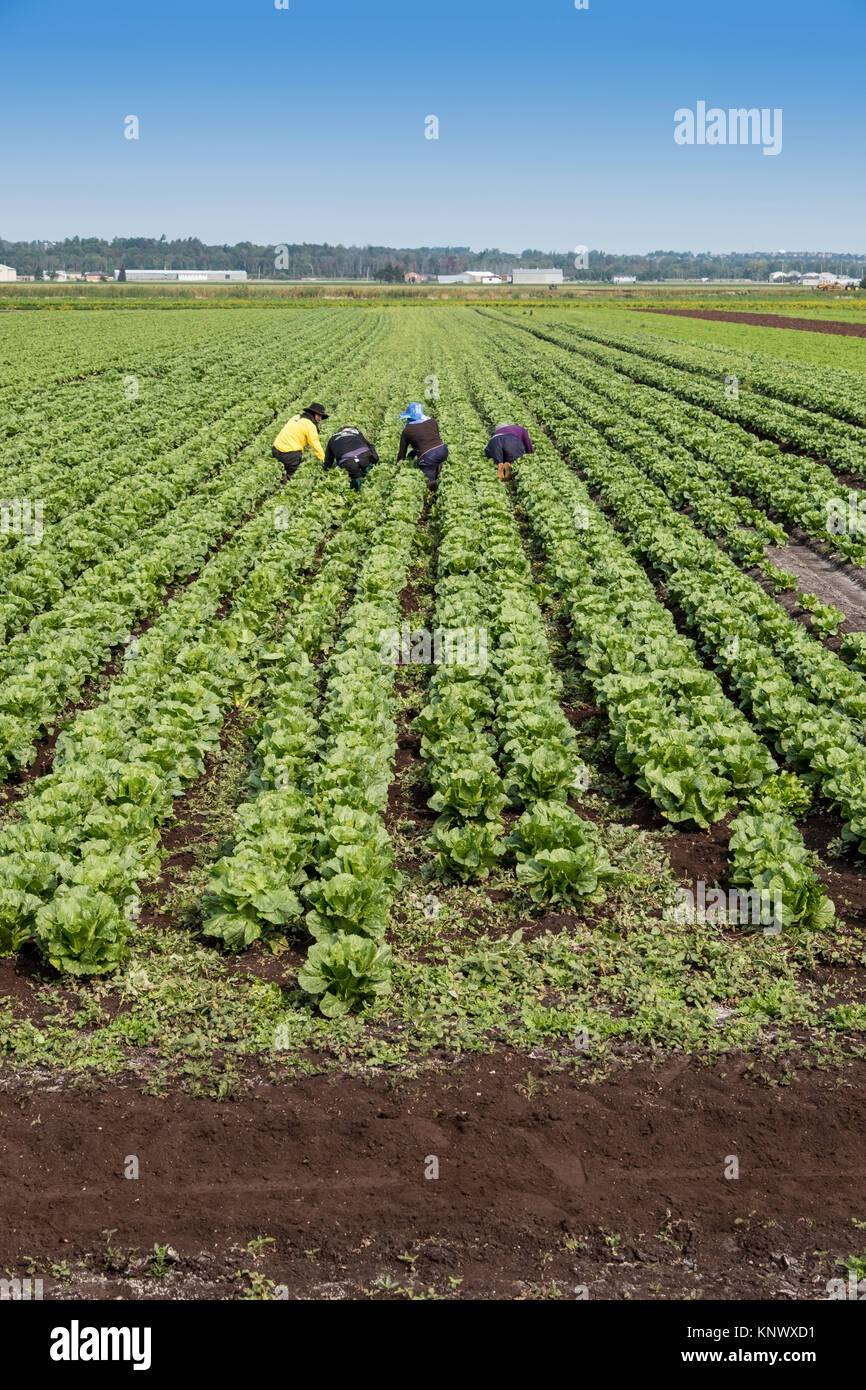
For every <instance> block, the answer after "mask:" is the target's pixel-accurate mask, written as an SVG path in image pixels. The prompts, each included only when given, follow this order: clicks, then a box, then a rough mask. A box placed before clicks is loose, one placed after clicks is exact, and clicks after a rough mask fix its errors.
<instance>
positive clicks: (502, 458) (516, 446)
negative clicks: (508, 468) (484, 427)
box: [484, 434, 526, 463]
mask: <svg viewBox="0 0 866 1390" xmlns="http://www.w3.org/2000/svg"><path fill="white" fill-rule="evenodd" d="M484 452H485V454H486V455H487V457H488V458H489V459H493V462H494V463H506V462H507V463H513V462H514V460H515V459H519V458H523V455H524V454H525V453H526V450H525V449H524V447H523V441H522V440H521V439H520V438H519V437H518V436H517V435H516V434H494V436H493V438H492V439H491V441H490V443H489V444H488V445H487V448H486V449H485V450H484Z"/></svg>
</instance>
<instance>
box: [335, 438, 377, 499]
mask: <svg viewBox="0 0 866 1390" xmlns="http://www.w3.org/2000/svg"><path fill="white" fill-rule="evenodd" d="M378 462H379V455H378V454H377V453H376V450H375V448H374V446H373V445H372V444H371V443H370V441H369V439H365V437H364V435H363V434H362V433H361V431H360V430H359V429H358V428H357V426H356V425H344V426H343V428H342V429H341V430H337V432H336V434H332V435H331V438H330V439H329V440H328V447H327V449H326V450H325V467H326V468H333V467H334V464H336V465H337V467H338V468H345V470H346V472H347V473H348V475H349V477H350V478H351V480H352V487H353V488H354V489H355V491H356V492H357V490H358V489H359V488H360V486H361V483H362V482H363V480H364V478H366V476H367V474H368V473H369V471H370V469H371V468H372V467H373V464H374V463H378Z"/></svg>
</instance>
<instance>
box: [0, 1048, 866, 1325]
mask: <svg viewBox="0 0 866 1390" xmlns="http://www.w3.org/2000/svg"><path fill="white" fill-rule="evenodd" d="M573 1061H574V1059H573V1058H572V1062H573ZM532 1065H533V1063H532V1061H531V1059H528V1058H527V1057H526V1056H522V1057H520V1056H517V1055H516V1054H513V1053H507V1052H506V1053H503V1052H499V1053H496V1054H491V1055H488V1056H473V1057H469V1058H465V1059H463V1060H460V1061H453V1060H452V1061H444V1060H443V1062H442V1063H441V1065H439V1066H438V1067H437V1068H436V1069H435V1070H432V1071H430V1072H428V1073H426V1074H424V1075H422V1076H421V1077H416V1078H415V1079H412V1080H405V1081H402V1082H401V1081H397V1082H396V1083H395V1082H394V1080H393V1079H392V1080H391V1081H390V1082H389V1081H388V1080H386V1079H385V1078H384V1077H366V1078H363V1077H347V1076H338V1077H331V1078H326V1077H324V1076H318V1077H307V1078H303V1079H299V1080H295V1081H292V1082H291V1083H287V1084H283V1085H280V1086H274V1085H270V1084H267V1083H266V1082H264V1081H263V1080H262V1079H261V1078H260V1077H257V1076H256V1075H255V1074H253V1073H251V1074H249V1075H248V1077H247V1086H246V1089H245V1094H244V1097H243V1098H242V1099H241V1100H239V1101H236V1102H233V1103H229V1104H226V1103H222V1104H220V1103H217V1102H214V1101H209V1100H198V1099H191V1098H190V1097H188V1096H183V1095H170V1096H168V1097H166V1098H157V1097H155V1096H148V1095H142V1094H141V1093H140V1092H139V1091H138V1090H137V1089H136V1088H133V1087H129V1086H119V1085H108V1086H105V1087H104V1088H101V1089H99V1090H97V1091H91V1092H82V1091H81V1090H78V1089H75V1090H72V1089H67V1088H66V1087H61V1086H46V1085H45V1084H44V1083H43V1084H39V1083H37V1084H36V1085H35V1086H27V1087H26V1088H24V1087H22V1086H21V1085H20V1083H13V1084H12V1085H11V1086H9V1087H7V1089H6V1090H5V1091H4V1092H3V1093H2V1095H0V1111H2V1143H0V1183H2V1191H3V1194H4V1220H3V1223H2V1229H0V1269H7V1270H9V1271H10V1272H12V1273H14V1274H18V1275H20V1276H23V1275H25V1274H26V1273H27V1272H28V1270H34V1271H36V1272H37V1273H41V1274H44V1277H45V1297H46V1298H54V1299H56V1298H73V1299H92V1298H138V1299H141V1298H157V1299H166V1298H169V1299H177V1298H181V1299H184V1298H186V1299H190V1298H192V1299H200V1298H237V1297H238V1296H242V1294H243V1292H244V1291H247V1292H249V1291H250V1290H255V1289H258V1290H259V1296H261V1290H262V1289H263V1288H264V1289H268V1290H270V1289H271V1287H272V1286H273V1289H274V1290H275V1291H276V1294H277V1296H285V1293H287V1295H288V1297H290V1298H313V1299H329V1298H330V1299H339V1298H358V1297H364V1296H366V1295H372V1296H384V1297H407V1296H413V1297H418V1296H427V1297H429V1296H432V1294H433V1293H435V1294H437V1295H439V1296H445V1297H469V1298H476V1299H477V1298H482V1299H484V1298H505V1299H514V1298H548V1297H553V1298H557V1297H564V1298H571V1299H573V1298H575V1297H581V1296H588V1297H589V1298H590V1299H594V1298H598V1299H627V1298H638V1299H681V1298H703V1299H733V1298H759V1299H769V1300H792V1299H795V1300H810V1299H819V1300H822V1299H826V1298H827V1281H828V1280H829V1279H831V1278H838V1277H839V1276H840V1275H843V1276H844V1275H845V1270H844V1269H842V1268H840V1267H839V1265H838V1264H837V1263H836V1262H837V1261H838V1260H843V1259H848V1258H850V1257H851V1256H852V1255H856V1254H861V1253H862V1250H863V1247H864V1245H866V1237H864V1234H863V1231H862V1230H860V1229H857V1222H858V1221H859V1222H860V1223H861V1224H862V1222H863V1220H864V1219H866V1195H864V1194H866V1186H864V1181H863V1180H864V1170H866V1163H864V1156H863V1143H862V1136H863V1133H864V1130H866V1064H863V1063H852V1064H851V1065H849V1066H844V1065H843V1066H842V1067H840V1069H839V1070H838V1071H837V1072H835V1073H829V1072H827V1071H805V1070H800V1071H798V1070H797V1069H796V1066H795V1064H794V1063H793V1062H791V1063H783V1064H782V1069H781V1070H780V1067H779V1064H778V1063H777V1064H774V1065H773V1066H772V1068H770V1067H768V1069H767V1071H766V1072H765V1073H762V1071H761V1064H760V1062H759V1063H758V1064H755V1063H754V1062H752V1063H746V1062H744V1061H743V1060H742V1059H740V1058H737V1057H733V1056H732V1057H731V1058H730V1060H729V1061H728V1060H727V1059H726V1060H725V1061H723V1062H721V1063H717V1064H716V1065H714V1066H712V1067H708V1066H702V1065H700V1064H699V1063H698V1062H697V1061H695V1060H694V1059H691V1060H690V1059H688V1058H676V1059H673V1060H670V1061H667V1062H665V1063H663V1064H656V1065H653V1064H647V1063H637V1064H635V1065H634V1066H631V1067H629V1066H628V1064H627V1062H626V1061H625V1060H623V1062H622V1065H621V1068H618V1069H617V1070H616V1071H615V1072H614V1073H613V1074H611V1075H609V1076H607V1077H606V1078H604V1079H598V1078H596V1079H595V1080H591V1075H590V1074H591V1068H590V1065H589V1064H588V1063H586V1064H585V1066H586V1070H585V1072H583V1071H582V1067H583V1065H584V1064H583V1063H581V1062H578V1063H577V1065H576V1066H570V1067H569V1069H568V1070H566V1071H563V1072H561V1073H559V1074H550V1073H549V1072H548V1073H546V1074H544V1075H541V1074H539V1075H538V1076H537V1077H533V1076H532V1075H531V1070H528V1069H531V1068H532ZM786 1066H790V1070H785V1069H784V1068H785V1067H786ZM540 1071H541V1072H544V1068H543V1067H542V1068H541V1069H540ZM771 1072H772V1074H771ZM132 1156H134V1157H135V1158H136V1159H137V1162H138V1172H139V1176H138V1178H137V1179H130V1178H126V1177H125V1176H124V1167H125V1165H126V1166H127V1167H129V1164H130V1158H131V1157H132ZM734 1161H736V1162H738V1164H739V1176H738V1177H733V1176H726V1173H728V1174H730V1173H733V1172H734V1171H735V1168H734ZM437 1164H438V1177H436V1176H432V1174H434V1173H435V1172H436V1165H437ZM262 1238H264V1239H262ZM251 1243H252V1244H251ZM155 1246H162V1247H166V1246H167V1247H168V1249H167V1251H164V1254H163V1256H162V1258H157V1259H156V1260H154V1256H153V1250H154V1247H155ZM50 1271H54V1274H55V1275H56V1277H52V1275H51V1273H50ZM583 1289H585V1290H586V1293H585V1294H583V1293H582V1290H583ZM284 1291H285V1292H284ZM253 1296H255V1294H253Z"/></svg>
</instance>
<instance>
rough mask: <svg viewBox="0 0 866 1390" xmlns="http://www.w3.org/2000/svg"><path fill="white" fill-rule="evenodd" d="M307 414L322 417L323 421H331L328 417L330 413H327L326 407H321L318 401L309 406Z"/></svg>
mask: <svg viewBox="0 0 866 1390" xmlns="http://www.w3.org/2000/svg"><path fill="white" fill-rule="evenodd" d="M307 414H308V415H321V417H322V419H323V420H328V419H330V416H329V415H328V412H327V411H326V409H325V407H324V406H323V405H319V402H318V401H313V404H312V405H308V406H307Z"/></svg>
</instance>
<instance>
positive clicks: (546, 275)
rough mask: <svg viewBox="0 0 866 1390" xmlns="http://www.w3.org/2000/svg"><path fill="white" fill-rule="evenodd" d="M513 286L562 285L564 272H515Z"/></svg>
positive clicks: (556, 270) (512, 280) (557, 270)
mask: <svg viewBox="0 0 866 1390" xmlns="http://www.w3.org/2000/svg"><path fill="white" fill-rule="evenodd" d="M511 283H512V285H561V284H562V271H561V270H559V269H555V270H515V271H514V273H513V274H512V276H511Z"/></svg>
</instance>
